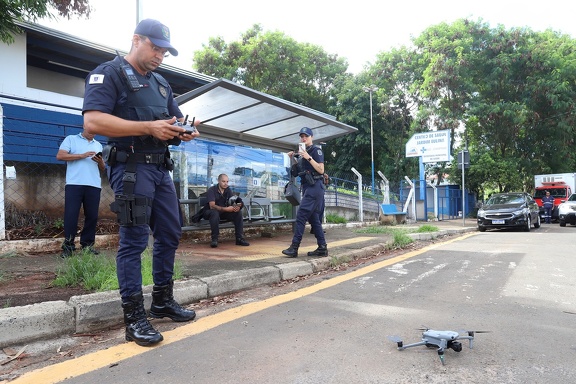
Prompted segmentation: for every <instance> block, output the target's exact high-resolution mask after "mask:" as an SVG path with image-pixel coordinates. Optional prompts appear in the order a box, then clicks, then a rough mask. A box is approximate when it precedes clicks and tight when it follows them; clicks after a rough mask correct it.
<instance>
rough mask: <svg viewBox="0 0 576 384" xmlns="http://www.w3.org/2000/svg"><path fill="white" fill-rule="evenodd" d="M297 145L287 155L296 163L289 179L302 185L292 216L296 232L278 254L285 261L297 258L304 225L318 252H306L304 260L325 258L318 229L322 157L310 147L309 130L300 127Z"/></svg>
mask: <svg viewBox="0 0 576 384" xmlns="http://www.w3.org/2000/svg"><path fill="white" fill-rule="evenodd" d="M299 135H300V144H304V146H303V147H304V148H303V147H302V146H299V147H298V148H299V150H298V153H294V152H288V156H289V157H290V159H294V160H296V161H297V167H293V168H296V170H294V171H293V173H292V176H299V177H300V183H301V185H302V201H301V202H300V206H299V207H298V213H297V214H296V228H295V231H294V236H293V237H292V244H291V245H290V247H289V248H288V249H285V250H283V251H282V253H283V254H285V255H286V256H288V257H298V248H299V247H300V242H301V241H302V235H303V234H304V228H305V226H306V222H307V221H309V222H310V225H311V226H312V231H313V232H314V236H316V243H317V244H318V248H317V249H316V250H314V251H311V252H308V256H328V246H327V245H326V239H325V237H324V230H323V229H322V219H321V217H320V216H321V214H322V211H323V209H324V191H325V188H326V187H325V185H324V154H323V153H322V148H320V147H319V146H317V145H313V143H312V139H313V136H314V135H313V132H312V129H310V128H308V127H304V128H302V129H301V130H300V133H299Z"/></svg>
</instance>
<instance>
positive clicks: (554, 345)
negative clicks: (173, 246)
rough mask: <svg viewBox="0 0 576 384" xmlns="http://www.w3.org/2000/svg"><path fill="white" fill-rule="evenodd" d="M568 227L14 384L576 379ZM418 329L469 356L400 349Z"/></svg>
mask: <svg viewBox="0 0 576 384" xmlns="http://www.w3.org/2000/svg"><path fill="white" fill-rule="evenodd" d="M575 240H576V228H575V227H570V226H569V227H566V228H560V227H559V226H558V225H543V226H542V228H540V229H538V230H534V229H533V230H532V231H531V232H528V233H527V232H517V231H488V232H485V233H479V232H476V233H471V234H467V235H465V236H462V237H459V238H457V239H452V240H449V241H447V242H444V243H438V244H433V245H430V246H429V247H426V248H425V249H421V250H416V251H413V252H408V253H405V254H402V255H399V256H397V257H394V258H392V259H388V260H381V261H376V262H375V263H373V264H371V265H365V266H363V267H360V268H358V269H356V270H353V271H352V270H349V271H346V272H345V273H342V274H340V275H335V276H331V278H329V279H322V278H318V279H317V280H316V281H313V282H312V283H311V284H309V285H307V286H306V287H303V288H300V289H297V290H294V291H290V290H288V289H287V290H284V291H283V290H278V291H266V292H263V291H262V290H253V291H249V292H247V293H245V294H246V295H247V296H245V297H244V304H242V305H240V306H234V307H230V308H228V309H224V310H221V311H218V312H215V313H213V314H211V315H208V316H203V317H200V318H199V319H198V320H197V321H195V322H194V323H191V324H186V325H183V326H180V327H178V328H174V329H173V330H171V331H168V332H163V335H164V337H165V341H164V342H163V343H162V345H160V346H158V347H155V348H151V349H146V348H141V347H138V346H136V345H135V344H134V343H124V344H121V345H117V346H114V347H110V348H108V349H105V350H100V351H97V352H94V353H91V354H87V355H85V356H82V357H79V358H77V359H74V360H69V361H66V362H63V363H61V364H55V365H52V366H48V367H46V368H44V369H42V370H39V371H34V372H31V373H29V374H27V375H24V376H22V377H20V378H19V379H17V380H15V381H13V383H24V382H34V383H39V382H42V383H55V382H62V383H68V384H71V383H82V384H90V383H118V382H122V383H123V384H131V383H134V384H136V383H137V384H140V383H142V382H153V383H424V382H425V383H487V382H492V383H552V382H572V383H573V382H576V367H575V365H574V361H575V360H576V340H575V337H574V332H575V328H576V327H575V324H576V315H575V314H573V313H570V312H576V295H575V294H576V274H574V271H576V257H574V244H575ZM422 326H425V327H429V328H432V329H440V330H453V331H460V330H483V331H491V332H490V333H481V334H476V338H475V340H474V348H473V349H469V348H468V344H467V342H465V341H464V342H463V350H462V351H461V352H459V353H458V352H455V351H453V350H448V351H447V352H446V354H445V365H442V364H441V362H440V359H439V358H438V355H437V353H436V351H435V349H433V348H426V347H424V346H422V347H415V348H410V349H406V350H404V351H398V350H397V349H396V344H395V343H393V342H392V341H390V340H389V339H388V336H398V337H401V338H403V340H404V342H405V344H406V343H411V342H416V341H419V340H420V337H421V331H419V330H418V328H420V327H422Z"/></svg>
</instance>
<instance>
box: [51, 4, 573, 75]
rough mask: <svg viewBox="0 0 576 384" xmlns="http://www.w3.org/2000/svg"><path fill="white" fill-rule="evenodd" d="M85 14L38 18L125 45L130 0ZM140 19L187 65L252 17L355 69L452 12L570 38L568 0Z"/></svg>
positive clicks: (132, 16)
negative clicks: (160, 26) (159, 26)
mask: <svg viewBox="0 0 576 384" xmlns="http://www.w3.org/2000/svg"><path fill="white" fill-rule="evenodd" d="M90 3H91V4H92V6H93V13H92V16H91V18H90V19H89V20H75V19H73V20H55V21H41V22H40V23H41V24H43V25H46V26H49V27H51V28H54V29H57V30H60V31H62V32H66V33H70V34H73V35H75V36H78V37H80V38H83V39H86V40H89V41H92V42H95V43H99V44H104V45H108V46H111V47H113V48H116V49H121V50H124V51H127V50H128V49H129V48H130V38H131V36H132V33H133V31H134V27H135V26H136V20H137V11H136V10H137V0H90ZM140 6H141V9H142V17H143V18H154V19H157V20H160V21H161V22H163V23H164V24H166V25H167V26H168V27H169V28H170V31H171V34H172V45H174V46H175V47H176V48H177V49H178V50H179V52H180V55H179V56H178V57H171V58H168V59H166V60H165V64H169V65H174V66H177V67H180V68H183V69H191V65H192V56H193V52H194V51H196V50H198V49H201V48H202V44H207V43H208V39H209V38H210V37H215V36H221V37H223V38H224V39H225V40H226V41H231V40H236V39H238V38H239V37H240V34H241V33H243V32H245V31H246V30H247V29H248V28H250V27H251V26H252V25H253V24H255V23H259V24H261V25H262V26H263V28H264V30H273V31H274V30H278V31H281V32H284V33H285V34H286V35H288V36H290V37H292V38H294V39H295V40H297V41H299V42H308V43H312V44H317V45H320V46H322V47H323V48H324V50H325V51H326V52H328V53H330V54H338V55H339V56H341V57H345V58H346V59H347V60H348V62H349V64H350V66H349V71H351V72H354V73H358V72H359V71H361V70H362V68H363V67H364V65H365V64H366V63H367V62H374V61H375V59H376V55H377V54H378V52H381V51H386V50H388V49H390V48H392V47H399V46H401V45H407V44H409V43H410V38H411V37H412V36H418V35H419V34H420V33H421V32H422V31H423V30H424V29H425V28H427V27H429V26H431V25H434V24H438V23H441V22H448V23H450V22H452V21H454V20H456V19H458V18H463V17H471V18H473V19H478V18H482V19H483V20H484V21H485V22H488V23H489V24H490V25H491V26H493V27H495V26H496V25H498V24H502V25H504V26H505V27H506V28H511V27H524V26H527V27H530V28H531V29H533V30H536V31H542V30H545V29H547V28H551V29H553V30H555V31H559V32H563V33H567V34H569V35H571V36H573V37H576V22H575V21H574V18H575V14H576V12H575V11H576V2H572V1H571V0H568V1H566V0H562V1H560V0H550V1H545V2H543V1H540V0H538V1H536V0H524V1H516V0H483V1H479V0H477V1H470V0H436V1H434V0H412V1H409V2H408V1H401V0H400V1H399V0H394V1H390V0H354V1H334V0H291V1H286V2H281V1H270V0H243V1H231V0H220V1H215V2H214V3H212V2H209V1H208V2H196V1H190V0H140Z"/></svg>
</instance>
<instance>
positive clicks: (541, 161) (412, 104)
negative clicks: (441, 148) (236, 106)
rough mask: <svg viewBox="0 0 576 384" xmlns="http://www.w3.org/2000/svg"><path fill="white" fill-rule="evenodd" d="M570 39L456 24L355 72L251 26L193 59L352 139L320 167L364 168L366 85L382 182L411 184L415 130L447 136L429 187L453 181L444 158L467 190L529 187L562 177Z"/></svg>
mask: <svg viewBox="0 0 576 384" xmlns="http://www.w3.org/2000/svg"><path fill="white" fill-rule="evenodd" d="M575 59H576V42H575V40H574V39H572V38H571V37H570V36H567V35H562V34H560V33H557V32H554V31H552V30H547V31H544V32H534V31H532V30H530V29H529V28H512V29H506V28H504V27H503V26H500V25H499V26H497V27H494V28H492V27H490V26H489V25H488V24H487V23H485V22H483V21H482V20H481V19H480V20H476V21H474V20H469V19H460V20H457V21H455V22H453V23H452V24H447V23H441V24H438V25H433V26H431V27H429V28H427V29H426V30H425V31H424V32H422V34H421V35H419V36H417V37H415V38H413V40H412V45H411V46H410V47H402V48H400V49H392V50H391V51H388V52H381V53H380V54H379V55H378V57H377V60H376V62H375V63H374V64H372V65H371V66H369V67H367V68H366V69H365V70H364V71H363V72H361V73H359V74H358V75H351V74H349V73H346V67H347V63H346V60H345V59H343V58H338V56H337V55H333V54H328V53H326V52H324V50H323V49H322V48H320V47H317V46H314V45H310V44H306V43H298V42H296V41H294V40H293V39H292V38H290V37H288V36H286V35H284V34H283V33H281V32H263V31H262V29H261V27H260V26H259V25H254V26H253V27H252V28H251V29H249V30H248V31H246V32H245V33H244V34H242V37H241V39H240V40H238V41H234V42H230V43H226V42H225V41H224V40H223V39H221V38H212V39H210V42H209V44H208V46H206V47H204V49H203V50H201V51H198V52H196V53H195V56H194V60H195V63H196V69H197V70H198V71H200V72H203V73H206V74H209V75H212V76H216V77H224V78H227V79H230V80H233V81H237V82H239V83H241V84H244V85H246V86H248V87H251V88H254V89H256V90H258V91H262V92H266V93H269V94H272V95H275V96H278V97H282V98H284V99H285V100H288V101H292V102H295V103H299V104H303V105H306V106H308V107H311V108H315V109H318V110H321V111H327V112H329V113H331V114H333V115H334V116H336V118H337V119H338V120H340V121H342V122H344V123H346V124H349V125H352V126H355V127H357V128H358V129H359V130H358V132H357V133H356V134H350V135H347V136H345V137H342V138H339V139H336V140H334V141H333V142H330V143H328V146H329V148H328V151H327V152H328V153H329V154H331V153H335V154H336V156H335V157H334V158H333V159H332V158H330V157H329V159H330V161H331V162H332V164H331V165H332V168H333V169H335V170H336V169H337V170H349V169H350V168H351V167H355V168H356V169H358V170H359V171H360V172H362V173H363V174H370V172H371V150H370V146H371V138H370V137H371V129H370V123H371V122H370V107H371V106H370V101H369V94H368V93H366V92H365V90H364V88H365V87H366V86H368V85H371V84H374V85H375V86H376V87H377V88H378V90H377V91H375V92H374V93H373V95H372V96H373V102H372V108H373V113H374V116H373V121H372V123H373V136H374V138H373V145H374V157H375V158H374V162H375V168H376V170H380V171H382V172H383V173H384V174H385V175H386V176H387V178H388V179H389V180H391V181H392V180H402V179H403V177H404V176H409V177H410V178H417V177H418V159H417V158H406V157H405V145H406V142H407V141H408V140H409V139H410V138H411V137H412V135H414V134H415V133H420V132H426V131H430V130H445V129H448V130H450V131H451V133H452V134H451V138H452V140H451V143H450V149H451V153H452V155H453V157H454V158H455V159H454V160H453V162H452V163H438V164H429V165H428V167H427V169H428V172H429V173H435V174H436V175H437V176H438V178H437V180H438V181H441V180H442V178H443V177H444V176H448V177H450V179H451V181H452V182H454V183H459V182H460V180H461V174H460V171H459V170H458V169H457V167H456V162H457V159H456V157H457V156H456V155H457V153H458V151H459V150H461V149H463V148H464V147H466V148H468V150H469V151H470V155H471V164H472V165H471V168H470V169H469V170H468V171H467V172H468V175H467V177H466V180H467V187H468V188H471V189H472V190H474V191H476V192H477V193H478V194H480V195H482V194H483V193H484V191H512V190H531V188H532V182H533V175H534V174H540V173H556V172H573V171H575V170H576V154H575V153H574V152H575V151H574V139H575V136H576V132H575V123H576V121H575V116H574V110H575V106H576V105H575V103H576V70H575V69H576V68H575V66H576V60H575Z"/></svg>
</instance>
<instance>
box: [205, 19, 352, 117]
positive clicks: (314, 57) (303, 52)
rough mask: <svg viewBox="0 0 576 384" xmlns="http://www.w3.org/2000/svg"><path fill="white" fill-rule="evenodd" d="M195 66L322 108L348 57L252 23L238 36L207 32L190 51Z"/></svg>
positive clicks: (315, 107)
mask: <svg viewBox="0 0 576 384" xmlns="http://www.w3.org/2000/svg"><path fill="white" fill-rule="evenodd" d="M194 64H195V69H196V70H197V71H198V72H201V73H204V74H207V75H210V76H214V77H221V78H226V79H229V80H232V81H235V82H237V83H239V84H242V85H245V86H247V87H250V88H252V89H255V90H257V91H260V92H264V93H267V94H270V95H273V96H277V97H280V98H282V99H285V100H289V101H291V102H293V103H297V104H301V105H306V106H307V107H310V108H314V109H317V110H320V111H324V112H325V111H326V109H327V105H328V91H329V90H330V88H331V87H332V86H333V82H334V79H335V78H336V77H337V76H338V75H341V74H343V73H345V72H346V69H347V68H348V63H347V61H346V60H344V59H343V58H339V57H338V56H337V55H331V54H328V53H326V52H325V51H324V49H322V48H321V47H320V46H317V45H313V44H309V43H299V42H297V41H296V40H294V39H292V38H291V37H288V36H286V35H285V34H284V33H282V32H278V31H266V32H264V31H263V30H262V27H261V26H260V25H259V24H255V25H253V26H252V28H250V29H248V30H247V31H246V32H244V33H243V34H242V35H241V38H240V39H239V40H237V41H233V42H230V43H226V42H225V41H224V40H223V39H222V38H221V37H214V38H211V39H210V41H209V43H208V46H203V49H201V50H199V51H196V52H195V53H194Z"/></svg>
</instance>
